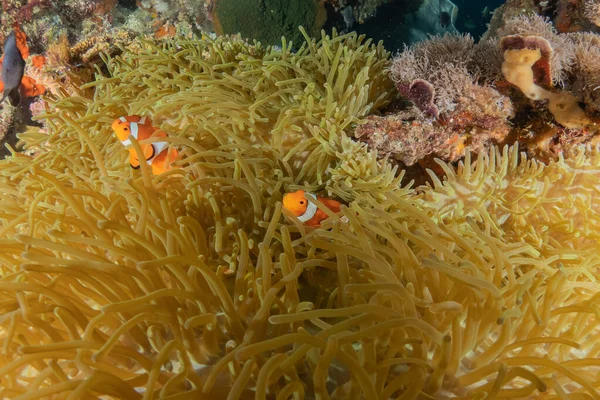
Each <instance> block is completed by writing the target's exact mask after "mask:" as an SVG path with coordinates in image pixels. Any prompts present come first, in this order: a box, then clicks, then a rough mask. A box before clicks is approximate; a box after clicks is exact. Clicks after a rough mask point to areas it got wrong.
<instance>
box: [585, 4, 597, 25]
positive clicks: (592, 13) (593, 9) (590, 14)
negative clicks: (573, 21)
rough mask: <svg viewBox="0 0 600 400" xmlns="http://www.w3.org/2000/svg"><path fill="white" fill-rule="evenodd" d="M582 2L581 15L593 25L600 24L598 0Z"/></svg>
mask: <svg viewBox="0 0 600 400" xmlns="http://www.w3.org/2000/svg"><path fill="white" fill-rule="evenodd" d="M583 4H584V6H583V15H584V16H585V17H586V18H587V19H589V20H590V21H591V22H592V23H594V24H595V25H597V26H600V1H599V0H586V1H585V2H584V3H583Z"/></svg>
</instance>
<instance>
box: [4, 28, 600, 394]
mask: <svg viewBox="0 0 600 400" xmlns="http://www.w3.org/2000/svg"><path fill="white" fill-rule="evenodd" d="M387 57H388V54H387V53H386V52H385V51H384V50H383V49H382V48H381V47H376V46H373V45H370V44H368V43H364V42H363V41H362V40H361V39H359V38H357V36H356V35H348V36H341V37H337V36H335V37H332V38H329V37H323V39H322V40H321V41H319V42H318V43H317V42H316V41H309V42H308V43H307V44H306V45H305V46H302V47H301V48H300V49H299V51H298V52H297V53H292V52H291V51H290V49H289V48H282V49H281V50H278V49H273V48H268V49H267V48H264V47H262V46H260V45H248V44H247V43H246V42H244V41H242V40H240V39H236V38H227V37H221V38H219V39H217V40H214V41H213V40H212V39H210V38H207V39H205V40H185V41H176V40H172V41H169V40H167V41H163V42H162V43H159V44H152V43H149V42H146V43H143V44H142V45H141V49H140V50H139V51H137V52H129V51H126V52H124V53H123V55H122V56H120V57H116V58H114V59H111V60H109V63H108V71H109V73H110V74H109V75H108V76H106V77H98V79H97V80H96V81H95V82H93V83H91V84H90V85H87V87H88V88H92V89H93V91H94V93H93V94H92V95H91V96H89V97H84V96H77V97H69V96H66V97H64V98H60V99H58V100H57V101H56V102H53V103H51V104H50V105H49V110H48V113H47V115H46V116H45V118H46V119H47V124H46V125H47V130H48V131H47V132H46V133H41V132H36V131H28V132H26V133H24V134H22V135H21V138H22V139H23V140H24V141H25V142H26V146H27V148H28V149H30V150H34V149H36V150H37V151H38V152H39V154H38V155H37V156H36V157H35V158H32V157H29V156H27V155H24V154H20V153H15V154H13V155H11V156H10V157H8V158H6V159H5V160H2V161H0V201H1V202H2V205H3V211H2V213H1V214H0V220H1V221H2V228H1V229H0V246H1V248H2V252H0V276H1V280H0V309H1V312H2V317H1V318H0V327H1V329H0V340H1V343H3V344H2V347H3V350H2V357H1V358H0V394H1V396H2V397H3V398H7V399H11V398H17V397H23V396H29V395H35V396H40V395H44V396H57V397H65V396H70V397H72V398H89V397H100V396H104V397H106V396H111V397H113V398H119V399H140V398H143V397H144V398H153V397H156V398H158V397H161V398H167V396H173V398H192V397H193V398H199V397H206V398H226V397H229V398H252V397H256V398H274V397H276V396H279V397H282V398H289V397H291V396H297V397H300V398H302V397H305V398H317V397H318V398H334V399H350V398H366V399H388V398H390V397H394V398H396V397H399V396H402V398H406V399H416V398H419V397H424V396H425V397H432V398H452V397H461V398H482V397H494V396H499V397H512V398H515V397H529V398H532V397H534V396H544V397H559V396H562V397H567V396H570V397H578V398H595V397H598V396H600V394H599V393H598V389H597V382H598V380H599V379H600V376H599V373H598V370H597V368H594V366H596V365H597V364H598V357H599V356H600V345H599V344H598V340H597V339H598V337H599V335H600V319H599V318H597V310H598V301H599V297H598V294H597V293H598V290H597V289H598V284H599V282H598V276H597V275H598V274H597V272H598V271H597V269H598V265H600V256H599V254H600V253H599V252H598V244H599V242H600V237H599V236H598V232H600V227H599V226H598V221H600V218H599V213H600V204H599V203H598V200H597V199H598V196H596V191H597V187H598V185H599V184H600V172H599V171H600V168H599V167H600V151H599V150H598V149H593V148H591V147H588V148H585V147H578V148H577V149H576V150H574V151H572V152H569V153H566V154H565V157H559V159H558V160H557V161H552V162H550V163H549V164H548V165H545V164H542V163H539V162H537V161H535V160H530V159H527V157H526V155H524V154H519V150H518V147H517V146H515V147H513V148H510V149H509V148H508V147H505V148H504V150H502V151H500V150H498V149H496V148H492V149H490V150H489V152H482V153H481V154H480V156H479V158H478V159H477V161H476V162H473V163H472V162H471V158H470V153H466V156H465V160H464V162H463V163H459V165H458V167H457V168H454V167H451V166H449V165H446V164H444V163H442V162H440V165H441V168H443V170H444V171H445V174H446V178H445V179H444V181H443V182H442V181H440V180H438V179H437V177H435V176H434V177H433V180H434V184H433V185H431V186H427V187H422V188H419V190H414V189H411V188H410V186H404V187H401V186H400V185H399V179H401V177H402V175H400V176H397V174H396V173H397V170H396V169H395V168H393V167H392V166H391V165H390V164H389V163H388V162H387V161H386V160H385V159H384V160H380V159H378V158H377V155H376V154H375V153H374V152H373V150H370V149H368V148H367V147H366V146H364V145H363V144H361V143H356V142H353V141H352V140H350V139H349V138H347V137H346V134H347V133H350V131H351V126H352V124H354V123H357V122H360V120H361V119H362V118H364V117H365V116H366V115H367V114H369V113H371V112H373V111H375V110H379V109H381V108H382V107H384V106H385V105H386V104H387V103H388V102H389V100H390V93H391V90H390V89H391V88H392V84H391V82H390V81H389V79H388V78H387V76H386V74H384V73H383V72H384V70H385V69H386V68H389V61H388V59H387ZM436 89H437V88H436ZM453 101H454V100H453ZM457 107H460V104H459V103H457ZM440 112H445V111H442V108H441V109H440ZM134 113H139V114H149V115H152V118H153V121H154V123H158V124H160V125H161V127H162V128H163V129H165V130H166V131H168V132H169V140H170V141H171V142H172V144H173V145H174V146H177V147H179V148H180V149H181V151H182V153H183V154H184V158H183V160H182V162H181V165H180V166H181V169H179V170H173V171H170V172H168V173H166V174H164V175H161V176H158V177H153V176H151V175H150V174H149V171H148V167H147V166H146V165H145V164H142V165H141V168H140V170H132V169H131V168H130V167H129V166H128V165H127V162H126V158H127V154H126V153H127V152H126V151H125V150H123V149H122V148H121V144H120V143H118V141H117V140H116V138H113V137H112V135H111V134H110V133H109V132H110V123H111V121H112V119H113V118H116V117H118V116H120V115H124V114H134ZM299 187H302V188H304V189H306V190H311V191H313V190H318V189H321V188H328V189H329V190H330V191H331V192H333V193H335V194H337V195H338V196H339V197H340V198H342V199H343V200H345V201H346V202H347V206H344V207H342V211H341V213H340V215H335V216H332V217H331V218H329V219H327V220H326V222H324V224H323V227H322V228H319V229H310V230H307V229H306V227H304V226H303V225H296V224H295V223H293V222H289V221H288V220H287V219H285V218H283V215H282V208H281V198H282V194H283V193H284V192H289V191H294V190H296V189H298V188H299ZM542 393H543V394H542Z"/></svg>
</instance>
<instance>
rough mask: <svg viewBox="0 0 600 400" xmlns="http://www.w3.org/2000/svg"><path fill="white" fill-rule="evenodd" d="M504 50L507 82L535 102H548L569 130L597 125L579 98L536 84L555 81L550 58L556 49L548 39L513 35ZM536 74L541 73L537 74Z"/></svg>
mask: <svg viewBox="0 0 600 400" xmlns="http://www.w3.org/2000/svg"><path fill="white" fill-rule="evenodd" d="M500 47H501V49H502V50H503V52H504V62H503V63H502V73H503V74H504V77H505V78H506V80H507V81H508V82H510V83H512V84H513V85H515V86H517V87H518V88H519V89H520V90H521V92H523V94H524V95H525V96H527V97H528V98H530V99H532V100H547V101H548V109H549V110H550V112H551V113H552V115H554V118H555V119H556V122H558V123H559V124H561V125H563V126H564V127H566V128H584V127H586V126H590V125H592V124H593V122H592V121H591V120H590V119H589V118H588V117H587V115H586V114H585V112H584V110H583V109H582V108H581V107H580V106H579V100H578V99H577V98H576V97H575V96H573V95H572V94H570V93H568V92H552V91H550V90H547V89H544V88H543V87H542V86H539V85H538V83H536V82H540V81H541V82H544V83H546V84H549V83H550V82H551V79H550V73H549V62H548V58H549V54H550V53H551V51H552V48H551V46H550V43H548V41H547V40H545V39H543V38H541V37H538V36H519V35H511V36H505V37H503V38H502V39H500ZM534 71H540V72H539V73H538V74H537V75H536V74H534ZM540 76H541V77H540ZM536 78H537V80H536Z"/></svg>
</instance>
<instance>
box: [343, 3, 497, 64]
mask: <svg viewBox="0 0 600 400" xmlns="http://www.w3.org/2000/svg"><path fill="white" fill-rule="evenodd" d="M453 3H454V4H455V5H456V6H457V7H458V13H457V17H456V20H455V22H454V27H455V28H456V30H457V31H458V32H460V33H470V34H471V36H473V38H474V39H475V40H478V39H479V38H480V37H481V36H482V35H483V34H484V33H485V31H486V30H487V25H488V24H489V22H490V19H491V17H492V14H493V12H494V10H495V9H496V8H498V7H500V6H501V5H502V4H503V3H504V1H503V0H486V1H481V0H453ZM404 9H405V4H404V0H396V1H394V2H391V3H389V4H386V5H384V6H382V7H380V8H378V9H377V15H376V16H375V17H373V18H370V19H368V20H366V21H364V23H363V24H355V25H354V27H353V29H354V30H356V31H357V32H358V33H364V34H365V35H367V37H370V38H373V39H374V40H375V41H379V40H383V42H384V46H385V47H386V48H387V49H388V50H390V51H392V52H394V53H395V52H397V51H400V50H402V49H403V47H404V44H411V43H412V41H411V39H410V37H409V36H408V30H409V29H410V26H409V23H408V22H407V21H406V18H405V12H404ZM430 33H431V34H436V33H439V32H430Z"/></svg>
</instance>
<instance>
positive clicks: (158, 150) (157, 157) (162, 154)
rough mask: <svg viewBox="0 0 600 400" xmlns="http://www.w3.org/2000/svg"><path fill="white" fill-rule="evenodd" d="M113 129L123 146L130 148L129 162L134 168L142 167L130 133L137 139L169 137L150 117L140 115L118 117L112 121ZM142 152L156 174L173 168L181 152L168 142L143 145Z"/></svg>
mask: <svg viewBox="0 0 600 400" xmlns="http://www.w3.org/2000/svg"><path fill="white" fill-rule="evenodd" d="M111 127H112V130H113V131H114V132H115V134H116V135H117V137H118V138H119V140H120V141H121V143H122V144H123V146H125V147H126V148H128V149H129V164H130V165H131V167H132V168H134V169H138V168H139V167H140V160H139V159H138V155H137V153H136V151H135V149H134V148H133V146H131V140H129V135H131V136H133V137H134V138H135V139H136V140H138V141H140V140H144V139H148V138H150V137H167V134H166V133H165V132H164V131H162V130H160V129H158V128H155V127H154V126H152V121H151V120H150V118H148V117H140V116H139V115H130V116H127V117H121V118H117V119H115V120H114V121H113V123H112V126H111ZM141 147H142V152H143V153H144V159H145V160H146V163H147V164H148V165H150V166H151V167H152V173H153V174H154V175H160V174H162V173H163V172H165V171H167V170H169V169H171V168H173V167H172V166H171V163H172V162H174V161H175V160H176V159H177V157H178V156H179V153H178V152H177V150H176V149H174V148H172V147H171V148H169V143H168V142H153V143H148V144H144V145H141Z"/></svg>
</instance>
